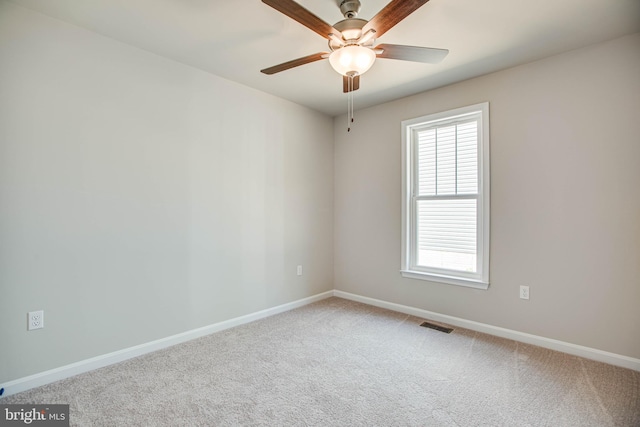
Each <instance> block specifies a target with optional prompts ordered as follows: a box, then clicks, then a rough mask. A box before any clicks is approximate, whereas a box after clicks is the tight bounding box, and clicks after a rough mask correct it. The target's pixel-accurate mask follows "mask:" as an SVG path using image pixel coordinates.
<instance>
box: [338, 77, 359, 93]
mask: <svg viewBox="0 0 640 427" xmlns="http://www.w3.org/2000/svg"><path fill="white" fill-rule="evenodd" d="M358 89H360V76H359V75H358V76H354V77H353V87H352V88H351V90H349V77H347V76H342V92H344V93H347V92H353V91H354V90H358Z"/></svg>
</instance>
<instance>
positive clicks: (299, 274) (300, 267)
mask: <svg viewBox="0 0 640 427" xmlns="http://www.w3.org/2000/svg"><path fill="white" fill-rule="evenodd" d="M298 276H302V266H301V265H299V266H298Z"/></svg>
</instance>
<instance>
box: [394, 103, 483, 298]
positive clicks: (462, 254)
mask: <svg viewBox="0 0 640 427" xmlns="http://www.w3.org/2000/svg"><path fill="white" fill-rule="evenodd" d="M403 131H404V133H403V149H404V153H403V170H404V179H403V193H404V194H403V237H404V239H403V256H402V258H403V266H402V271H403V275H405V276H408V277H414V278H424V279H428V280H434V279H437V280H439V281H445V282H452V283H454V284H464V285H470V286H475V287H485V288H486V286H488V255H489V254H488V239H489V234H488V218H489V212H488V203H489V202H488V200H489V199H488V182H489V179H488V105H487V104H480V105H478V106H472V107H467V108H464V109H458V110H454V111H450V112H446V113H440V114H437V115H433V116H426V117H421V118H419V119H414V120H411V121H407V122H403ZM485 148H486V149H485Z"/></svg>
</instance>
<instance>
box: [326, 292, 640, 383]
mask: <svg viewBox="0 0 640 427" xmlns="http://www.w3.org/2000/svg"><path fill="white" fill-rule="evenodd" d="M333 295H334V296H336V297H339V298H344V299H348V300H352V301H357V302H361V303H364V304H368V305H373V306H375V307H380V308H386V309H388V310H392V311H397V312H400V313H405V314H410V315H412V316H416V317H421V318H424V319H430V320H435V321H437V322H442V323H447V324H449V325H452V326H459V327H461V328H465V329H471V330H472V331H477V332H484V333H486V334H489V335H495V336H498V337H502V338H508V339H511V340H514V341H519V342H523V343H527V344H532V345H537V346H538V347H544V348H548V349H550V350H556V351H561V352H563V353H567V354H572V355H574V356H580V357H584V358H586V359H591V360H597V361H599V362H604V363H608V364H610V365H615V366H621V367H623V368H628V369H633V370H635V371H640V359H635V358H633V357H628V356H623V355H620V354H615V353H609V352H607V351H602V350H598V349H595V348H590V347H584V346H581V345H576V344H571V343H567V342H564V341H558V340H554V339H550V338H545V337H540V336H537V335H531V334H526V333H524V332H518V331H514V330H511V329H506V328H501V327H499V326H492V325H487V324H485V323H480V322H474V321H472V320H466V319H461V318H459V317H454V316H448V315H446V314H440V313H434V312H432V311H427V310H422V309H420V308H415V307H409V306H407V305H401V304H395V303H392V302H387V301H382V300H378V299H375V298H369V297H363V296H361V295H356V294H351V293H348V292H343V291H338V290H334V291H333Z"/></svg>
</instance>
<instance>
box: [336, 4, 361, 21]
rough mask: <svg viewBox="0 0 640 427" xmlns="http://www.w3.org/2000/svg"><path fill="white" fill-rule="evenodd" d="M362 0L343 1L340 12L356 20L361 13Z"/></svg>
mask: <svg viewBox="0 0 640 427" xmlns="http://www.w3.org/2000/svg"><path fill="white" fill-rule="evenodd" d="M360 6H361V5H360V0H342V1H341V2H340V12H342V15H343V16H344V17H345V18H347V19H350V18H355V17H356V16H358V13H359V12H360Z"/></svg>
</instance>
